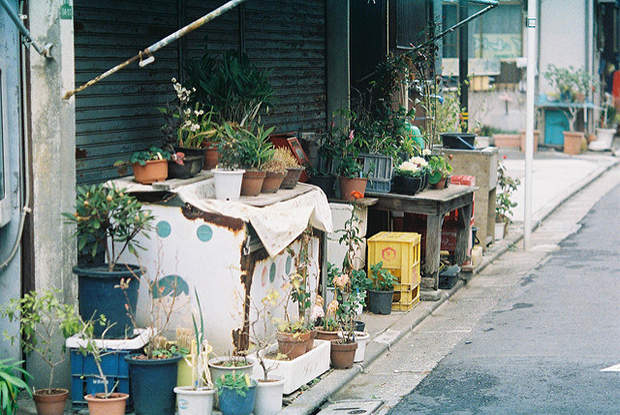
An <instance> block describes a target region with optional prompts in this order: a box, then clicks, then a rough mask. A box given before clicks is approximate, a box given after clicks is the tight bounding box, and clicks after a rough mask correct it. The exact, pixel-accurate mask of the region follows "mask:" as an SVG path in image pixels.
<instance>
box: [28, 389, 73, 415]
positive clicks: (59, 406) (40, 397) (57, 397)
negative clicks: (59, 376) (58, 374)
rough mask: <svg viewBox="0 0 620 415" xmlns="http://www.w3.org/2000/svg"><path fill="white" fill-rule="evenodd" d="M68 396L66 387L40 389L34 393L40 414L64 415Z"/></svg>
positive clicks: (33, 397) (33, 396)
mask: <svg viewBox="0 0 620 415" xmlns="http://www.w3.org/2000/svg"><path fill="white" fill-rule="evenodd" d="M68 397H69V391H68V390H66V389H38V390H36V391H35V392H34V393H33V394H32V399H33V400H34V404H35V405H36V407H37V414H38V415H63V414H64V413H65V406H66V404H67V398H68Z"/></svg>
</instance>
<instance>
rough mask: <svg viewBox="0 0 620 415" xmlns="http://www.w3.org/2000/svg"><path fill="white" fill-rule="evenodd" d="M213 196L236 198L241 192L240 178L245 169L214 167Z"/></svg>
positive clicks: (224, 198)
mask: <svg viewBox="0 0 620 415" xmlns="http://www.w3.org/2000/svg"><path fill="white" fill-rule="evenodd" d="M212 172H213V179H214V182H215V198H216V199H219V200H238V199H239V195H240V194H241V180H243V173H245V170H241V169H238V170H219V169H214V170H212Z"/></svg>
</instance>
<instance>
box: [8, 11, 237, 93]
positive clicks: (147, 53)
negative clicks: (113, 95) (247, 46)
mask: <svg viewBox="0 0 620 415" xmlns="http://www.w3.org/2000/svg"><path fill="white" fill-rule="evenodd" d="M0 1H5V0H0ZM245 1H246V0H231V1H229V2H227V3H225V4H223V5H222V6H220V7H218V8H217V9H215V10H213V11H212V12H210V13H208V14H206V15H204V16H202V17H201V18H199V19H197V20H194V21H193V22H192V23H190V24H188V25H187V26H185V27H183V28H181V29H179V30H177V31H176V32H174V33H172V34H171V35H168V36H167V37H165V38H163V39H162V40H160V41H158V42H155V43H153V44H152V45H151V46H149V47H148V48H146V49H144V50H141V51H140V52H138V54H137V55H135V56H134V57H132V58H130V59H127V60H126V61H125V62H123V63H121V64H119V65H117V66H115V67H114V68H112V69H110V70H108V71H107V72H104V73H102V74H101V75H99V76H98V77H96V78H94V79H91V80H90V81H88V82H87V83H85V84H84V85H82V86H80V87H78V88H76V89H74V90H73V91H68V92H67V93H65V95H64V96H63V99H69V98H71V97H72V96H73V95H75V94H76V93H78V92H81V91H83V90H84V89H86V88H88V87H89V86H92V85H94V84H96V83H97V82H99V81H101V80H102V79H104V78H107V77H108V76H110V75H112V74H114V73H116V72H118V71H120V70H121V69H123V68H124V67H126V66H127V65H129V64H131V63H133V62H135V61H137V60H140V61H141V66H146V65H148V64H149V63H151V62H152V61H153V60H154V59H155V58H154V57H153V56H152V54H153V53H155V52H157V51H158V50H160V49H161V48H163V47H165V46H167V45H169V44H170V43H172V42H175V41H177V40H179V39H180V38H182V37H183V36H185V35H186V34H188V33H190V32H192V31H194V30H196V29H198V28H199V27H201V26H203V25H204V24H205V23H207V22H210V21H211V20H213V19H215V18H217V17H219V16H221V15H222V14H224V13H226V12H227V11H229V10H231V9H233V8H235V7H237V6H238V5H239V4H241V3H243V2H245ZM142 58H145V59H144V60H143V59H142Z"/></svg>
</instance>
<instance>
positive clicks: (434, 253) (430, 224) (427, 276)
mask: <svg viewBox="0 0 620 415" xmlns="http://www.w3.org/2000/svg"><path fill="white" fill-rule="evenodd" d="M442 222H443V215H428V216H427V217H426V257H425V260H424V261H425V262H424V277H423V278H422V287H423V288H430V289H433V290H437V289H439V259H440V258H439V255H440V250H441V225H442Z"/></svg>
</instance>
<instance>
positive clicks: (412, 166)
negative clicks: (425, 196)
mask: <svg viewBox="0 0 620 415" xmlns="http://www.w3.org/2000/svg"><path fill="white" fill-rule="evenodd" d="M392 182H393V191H394V192H395V193H399V194H403V195H415V194H416V193H418V192H421V191H422V190H424V188H425V187H426V185H427V184H428V162H427V161H426V159H425V158H424V157H411V158H410V159H409V160H407V161H405V162H403V163H401V165H400V166H398V167H397V168H396V169H395V170H394V178H393V179H392Z"/></svg>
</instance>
